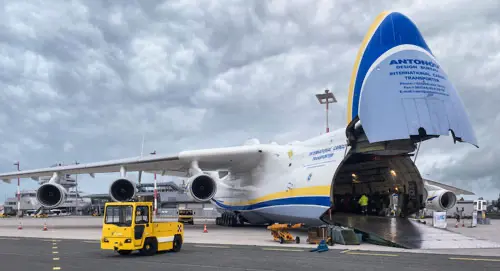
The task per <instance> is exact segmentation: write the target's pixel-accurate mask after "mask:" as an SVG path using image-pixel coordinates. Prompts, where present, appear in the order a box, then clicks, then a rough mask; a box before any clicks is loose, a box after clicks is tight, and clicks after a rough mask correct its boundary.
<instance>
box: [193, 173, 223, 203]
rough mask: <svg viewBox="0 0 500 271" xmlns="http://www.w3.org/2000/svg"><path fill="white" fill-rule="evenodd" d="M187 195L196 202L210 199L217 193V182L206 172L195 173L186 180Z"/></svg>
mask: <svg viewBox="0 0 500 271" xmlns="http://www.w3.org/2000/svg"><path fill="white" fill-rule="evenodd" d="M187 190H188V196H189V197H190V198H191V199H193V200H194V201H196V202H202V201H208V200H211V199H212V198H213V197H214V196H215V193H217V182H216V181H215V180H214V178H213V177H211V176H209V175H207V174H204V173H202V174H197V175H195V176H193V177H191V178H189V179H188V181H187Z"/></svg>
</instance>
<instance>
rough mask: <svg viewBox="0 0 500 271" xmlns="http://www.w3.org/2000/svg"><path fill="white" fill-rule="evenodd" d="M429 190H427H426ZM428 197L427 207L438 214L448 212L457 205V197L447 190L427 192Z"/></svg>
mask: <svg viewBox="0 0 500 271" xmlns="http://www.w3.org/2000/svg"><path fill="white" fill-rule="evenodd" d="M426 190H427V189H426ZM426 193H427V195H428V197H427V202H426V204H425V207H426V208H427V209H432V210H435V211H438V212H442V211H446V210H449V209H451V208H453V206H455V204H456V203H457V196H456V195H455V193H453V192H451V191H448V190H445V189H439V190H430V191H426Z"/></svg>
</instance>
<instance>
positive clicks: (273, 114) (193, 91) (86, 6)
mask: <svg viewBox="0 0 500 271" xmlns="http://www.w3.org/2000/svg"><path fill="white" fill-rule="evenodd" d="M384 9H392V10H400V11H402V12H405V13H406V14H408V15H409V16H410V18H412V19H413V20H414V21H415V22H416V23H417V25H418V26H419V28H420V30H421V31H422V33H423V35H424V37H425V38H426V40H427V43H428V44H429V46H430V47H431V49H432V50H433V52H434V53H435V55H436V56H437V58H438V59H439V61H440V63H441V64H442V66H443V68H444V69H445V70H446V72H447V74H448V75H449V77H450V79H451V80H452V82H453V83H454V85H455V86H456V87H457V89H458V91H459V93H460V95H461V97H462V99H463V102H464V104H465V107H466V108H467V110H468V112H469V114H470V117H471V121H472V123H473V126H474V128H475V129H476V132H477V136H478V140H479V144H480V147H481V148H480V149H475V148H474V147H471V146H470V145H466V144H456V145H454V144H453V143H452V142H451V138H449V137H447V138H441V139H438V140H431V142H426V143H425V144H423V145H422V148H421V152H420V154H419V157H418V160H417V164H418V165H419V167H420V170H421V172H422V174H424V175H426V176H427V175H428V176H432V177H433V178H434V179H436V180H437V181H442V182H445V183H449V184H453V185H457V186H461V187H463V188H466V189H475V192H476V193H478V194H481V195H485V196H486V197H490V198H492V197H496V195H497V194H498V189H500V182H499V181H498V179H499V177H500V171H499V170H498V168H497V167H496V165H495V163H496V161H498V160H500V155H499V153H500V152H499V147H498V144H496V142H495V138H496V134H497V132H499V129H500V128H498V127H500V114H499V111H498V110H497V103H498V102H500V94H498V92H497V89H498V86H499V84H500V77H498V76H497V74H498V73H499V72H500V68H499V65H498V63H499V58H500V54H499V53H498V50H497V48H499V47H500V23H499V20H500V17H498V16H497V14H498V12H499V11H500V4H499V3H498V2H497V1H486V0H485V1H481V2H480V3H476V2H472V1H465V0H462V1H444V2H443V1H441V2H439V3H438V2H436V1H435V2H429V3H427V2H426V3H425V4H423V3H422V2H421V1H403V0H400V1H388V0H387V1H377V3H376V4H370V3H368V2H367V3H362V4H361V3H358V5H352V1H347V0H344V1H335V2H334V1H327V0H322V1H319V0H318V1H312V2H311V1H272V2H266V3H263V2H262V1H243V0H242V1H215V2H214V1H198V2H197V3H196V4H194V2H190V1H175V2H172V1H163V2H160V1H159V2H155V3H151V2H147V3H146V2H143V1H140V2H138V1H136V2H134V1H128V2H127V1H120V2H112V3H111V2H109V3H108V2H99V1H97V2H89V1H71V2H68V1H58V3H57V4H56V3H51V4H47V2H46V1H43V2H42V1H30V2H29V3H27V2H19V1H5V5H4V9H3V10H2V11H0V22H1V25H2V27H1V28H0V38H1V39H2V41H3V42H2V43H1V44H0V65H1V66H2V69H1V70H0V88H1V89H2V92H0V125H1V127H2V129H1V130H0V136H1V138H2V141H1V142H0V147H1V149H2V151H1V152H0V171H2V172H5V171H11V170H12V169H13V165H12V163H13V161H16V160H19V161H21V167H22V168H38V167H45V166H49V165H51V164H53V163H56V162H59V161H65V162H66V163H73V162H74V161H75V160H77V161H79V162H81V163H83V162H91V161H100V160H107V159H113V158H120V157H128V156H135V155H138V154H140V152H141V141H142V136H143V135H144V136H145V145H144V152H145V153H149V152H151V151H153V150H156V151H157V153H173V152H177V151H180V150H185V149H196V148H209V147H219V146H229V145H238V144H242V143H243V142H244V141H245V140H247V139H248V138H252V137H256V138H259V139H260V141H261V142H263V143H266V142H270V141H278V142H279V143H287V142H290V141H293V140H304V139H307V138H308V137H312V136H316V135H318V134H320V133H321V132H322V131H323V130H324V119H323V117H324V115H323V114H324V111H323V109H322V107H320V106H319V105H318V103H317V101H316V98H315V97H314V94H316V93H319V92H321V91H323V90H324V89H325V88H328V89H330V90H332V92H333V93H334V94H335V95H336V97H337V100H338V103H337V104H335V105H334V106H333V107H332V111H331V114H330V124H331V127H333V128H334V129H342V128H343V127H345V120H346V101H347V88H348V82H349V78H350V72H351V69H352V66H353V62H354V58H355V55H356V52H357V49H358V47H359V45H360V43H361V40H362V38H363V36H364V34H365V32H366V31H367V29H368V27H369V25H370V24H371V23H372V21H373V20H374V18H375V16H376V15H377V14H378V13H379V12H381V11H382V10H384ZM113 176H114V175H112V174H111V175H107V174H106V175H98V176H97V177H96V179H95V180H92V179H90V178H89V177H88V176H82V177H81V178H80V177H79V180H81V181H80V184H81V185H82V190H87V191H89V192H104V191H105V190H106V189H107V185H108V183H109V182H110V181H111V180H112V178H113ZM148 178H149V177H148ZM25 183H27V184H28V183H29V186H31V187H34V186H35V184H34V182H33V181H31V180H26V182H25ZM479 184H480V185H479ZM0 187H1V189H2V191H6V192H7V193H9V194H13V193H14V191H15V187H13V186H12V185H10V186H8V185H5V184H1V185H0Z"/></svg>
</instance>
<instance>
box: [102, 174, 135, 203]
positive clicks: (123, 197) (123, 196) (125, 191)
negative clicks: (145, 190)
mask: <svg viewBox="0 0 500 271" xmlns="http://www.w3.org/2000/svg"><path fill="white" fill-rule="evenodd" d="M136 191H137V187H136V185H135V182H133V181H130V180H127V179H124V178H121V179H118V180H116V181H114V182H113V183H112V184H111V186H110V187H109V196H110V197H111V199H112V200H113V201H129V200H131V199H133V198H134V197H135V193H136Z"/></svg>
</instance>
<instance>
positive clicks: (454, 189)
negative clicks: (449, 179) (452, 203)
mask: <svg viewBox="0 0 500 271" xmlns="http://www.w3.org/2000/svg"><path fill="white" fill-rule="evenodd" d="M424 181H426V182H427V183H428V184H430V185H434V186H437V187H440V188H442V189H446V190H449V191H451V192H453V193H455V194H456V195H466V196H468V195H475V193H474V192H471V191H467V190H464V189H461V188H458V187H455V186H451V185H447V184H443V183H438V182H436V181H431V180H428V179H424Z"/></svg>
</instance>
